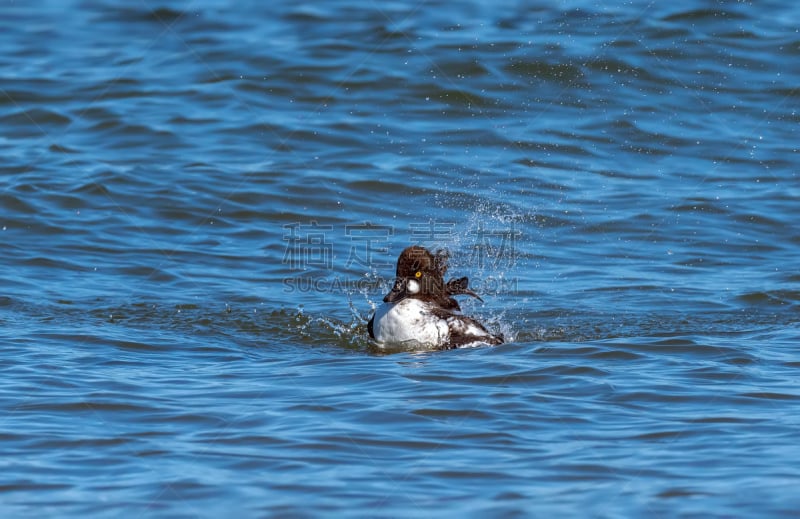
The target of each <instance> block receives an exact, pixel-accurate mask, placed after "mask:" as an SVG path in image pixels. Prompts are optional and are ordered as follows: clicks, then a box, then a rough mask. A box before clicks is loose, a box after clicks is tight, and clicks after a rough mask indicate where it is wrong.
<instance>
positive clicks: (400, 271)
mask: <svg viewBox="0 0 800 519" xmlns="http://www.w3.org/2000/svg"><path fill="white" fill-rule="evenodd" d="M446 271H447V255H446V253H444V252H443V251H437V253H436V255H434V254H431V252H430V251H428V249H426V248H424V247H420V246H418V245H412V246H411V247H406V248H405V249H404V250H403V252H401V253H400V257H399V258H397V271H396V273H397V279H395V282H394V286H393V287H392V290H391V291H389V293H388V294H386V297H384V298H383V300H384V302H386V303H396V302H398V301H401V300H403V299H405V298H406V297H416V298H418V299H426V300H430V301H440V300H442V301H449V300H450V298H449V296H448V295H447V290H446V288H445V284H444V273H445V272H446Z"/></svg>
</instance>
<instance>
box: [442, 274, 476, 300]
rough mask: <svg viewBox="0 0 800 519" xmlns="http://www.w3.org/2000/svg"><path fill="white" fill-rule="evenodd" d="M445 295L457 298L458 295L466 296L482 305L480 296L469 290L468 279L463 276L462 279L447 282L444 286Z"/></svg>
mask: <svg viewBox="0 0 800 519" xmlns="http://www.w3.org/2000/svg"><path fill="white" fill-rule="evenodd" d="M446 288H447V293H448V294H449V295H451V296H458V295H468V296H472V297H474V298H475V299H477V300H478V301H480V302H481V303H483V299H481V296H479V295H478V294H476V293H475V292H473V291H472V290H470V288H469V278H468V277H467V276H464V277H463V278H458V279H455V278H454V279H451V280H450V281H448V282H447V285H446Z"/></svg>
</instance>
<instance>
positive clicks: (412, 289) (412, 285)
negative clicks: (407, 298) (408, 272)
mask: <svg viewBox="0 0 800 519" xmlns="http://www.w3.org/2000/svg"><path fill="white" fill-rule="evenodd" d="M406 290H408V293H409V294H416V293H417V292H419V283H417V281H416V280H415V279H409V280H408V284H407V285H406Z"/></svg>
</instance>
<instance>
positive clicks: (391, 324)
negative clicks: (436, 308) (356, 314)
mask: <svg viewBox="0 0 800 519" xmlns="http://www.w3.org/2000/svg"><path fill="white" fill-rule="evenodd" d="M372 330H373V333H374V334H375V341H376V342H377V343H378V344H379V345H383V344H402V343H406V342H417V343H420V344H423V345H429V346H434V347H436V346H441V345H442V344H445V343H446V342H447V340H448V339H449V337H450V329H449V327H448V325H447V321H446V320H444V319H440V318H439V317H436V316H435V315H433V314H432V313H431V307H430V305H429V303H426V302H424V301H420V300H419V299H413V298H407V299H403V300H402V301H399V302H398V303H384V304H382V305H381V306H379V307H378V308H377V310H375V320H374V321H373V324H372Z"/></svg>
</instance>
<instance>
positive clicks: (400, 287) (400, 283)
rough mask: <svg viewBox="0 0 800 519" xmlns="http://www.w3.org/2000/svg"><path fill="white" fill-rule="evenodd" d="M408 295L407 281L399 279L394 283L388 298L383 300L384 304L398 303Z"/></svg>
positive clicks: (387, 295)
mask: <svg viewBox="0 0 800 519" xmlns="http://www.w3.org/2000/svg"><path fill="white" fill-rule="evenodd" d="M407 295H408V291H407V290H406V280H405V279H401V278H397V279H396V280H395V282H394V286H393V287H392V289H391V290H390V291H389V293H388V294H386V297H384V298H383V302H384V303H396V302H398V301H400V300H401V299H404V298H405V297H406V296H407Z"/></svg>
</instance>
